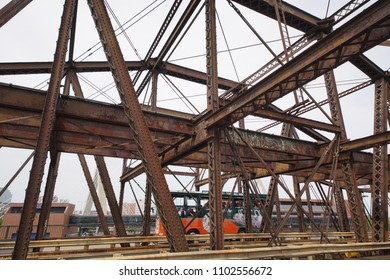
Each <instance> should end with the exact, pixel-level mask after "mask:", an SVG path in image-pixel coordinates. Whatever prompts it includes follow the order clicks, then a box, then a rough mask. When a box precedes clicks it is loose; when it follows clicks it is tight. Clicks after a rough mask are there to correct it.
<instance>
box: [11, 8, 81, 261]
mask: <svg viewBox="0 0 390 280" xmlns="http://www.w3.org/2000/svg"><path fill="white" fill-rule="evenodd" d="M74 7H75V1H74V0H67V1H65V4H64V11H63V15H62V20H61V26H60V30H59V35H58V41H57V46H56V52H55V56H54V62H53V70H52V75H51V77H50V82H49V89H48V93H47V97H46V100H45V108H44V110H43V113H42V121H41V125H40V130H39V135H38V141H37V144H36V148H35V155H34V160H33V165H32V169H31V173H30V178H29V181H28V185H27V189H26V196H25V201H24V204H23V211H22V214H21V218H20V221H21V222H20V225H19V230H18V234H17V238H16V242H15V249H14V251H13V255H12V258H13V259H25V258H26V257H27V253H28V244H29V242H30V236H31V232H32V227H33V221H34V216H35V209H36V206H37V202H38V197H39V190H40V186H41V183H42V178H43V172H44V167H45V163H46V157H47V153H48V150H49V144H50V138H51V134H52V129H53V126H54V121H55V111H56V106H57V100H58V98H59V88H60V82H61V78H62V71H63V67H64V63H65V55H66V52H67V43H68V39H69V32H70V26H71V22H72V18H73V11H74Z"/></svg>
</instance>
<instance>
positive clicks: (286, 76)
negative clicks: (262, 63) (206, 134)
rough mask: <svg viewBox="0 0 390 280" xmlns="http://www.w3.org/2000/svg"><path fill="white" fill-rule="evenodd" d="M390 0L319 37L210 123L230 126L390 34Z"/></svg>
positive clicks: (231, 103)
mask: <svg viewBox="0 0 390 280" xmlns="http://www.w3.org/2000/svg"><path fill="white" fill-rule="evenodd" d="M389 24H390V2H389V1H379V2H377V3H375V4H373V5H372V6H371V7H369V8H368V9H366V10H365V11H363V12H362V13H361V14H360V15H359V16H357V17H355V18H353V19H351V20H350V21H349V22H347V23H345V24H344V25H343V26H341V27H340V28H338V29H336V30H335V31H333V32H332V33H331V34H329V35H328V36H326V37H325V38H323V39H321V40H319V41H318V42H317V43H316V44H314V45H312V46H311V47H309V48H308V49H306V50H305V51H303V52H302V53H301V54H299V55H298V56H296V57H295V58H294V59H292V60H291V61H290V62H289V63H287V64H286V65H284V66H283V67H281V68H279V69H278V70H276V71H275V72H273V73H272V74H270V75H269V76H268V77H267V79H263V80H262V81H260V82H259V83H257V84H256V85H254V86H253V87H251V88H249V89H248V90H246V91H245V92H244V93H243V94H240V95H239V96H237V97H236V98H235V99H233V100H232V101H230V102H228V103H227V104H225V105H224V106H223V107H222V108H220V109H219V110H218V111H216V112H214V113H213V114H212V115H211V116H209V117H208V118H207V121H208V126H209V127H212V126H226V125H229V124H232V123H235V122H236V121H238V120H240V119H242V118H244V117H245V116H247V115H250V114H252V113H253V112H255V111H256V110H257V109H258V108H261V107H262V106H265V105H267V104H269V103H272V102H274V101H275V100H277V99H279V98H281V97H283V96H285V95H286V94H288V93H290V92H292V91H293V90H295V89H297V88H299V87H301V86H303V85H304V84H306V83H308V82H310V81H312V80H313V79H315V78H317V77H319V76H320V75H322V74H325V73H326V72H328V71H329V70H331V69H334V68H336V67H338V66H340V65H341V64H343V63H345V62H347V61H348V60H349V59H350V58H351V57H353V56H356V55H358V54H361V53H363V52H365V51H367V50H368V49H370V48H372V47H374V46H376V45H378V44H379V43H381V42H383V41H385V40H386V39H388V38H389V37H390V29H389V28H388V25H389Z"/></svg>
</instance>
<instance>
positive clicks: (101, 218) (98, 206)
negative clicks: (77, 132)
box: [79, 155, 110, 235]
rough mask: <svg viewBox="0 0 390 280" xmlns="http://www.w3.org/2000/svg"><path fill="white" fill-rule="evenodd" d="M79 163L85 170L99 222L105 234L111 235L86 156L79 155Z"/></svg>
mask: <svg viewBox="0 0 390 280" xmlns="http://www.w3.org/2000/svg"><path fill="white" fill-rule="evenodd" d="M79 161H80V164H81V168H82V169H83V172H84V176H85V179H86V180H87V185H88V189H89V193H90V194H91V197H92V200H93V203H94V205H95V208H96V212H97V214H98V217H99V221H100V223H101V224H102V228H103V233H104V234H105V235H110V230H109V228H108V224H107V221H106V217H105V216H104V212H103V208H102V205H101V204H100V200H99V196H98V194H97V192H96V188H95V185H94V183H93V180H92V176H91V172H89V168H88V164H87V161H86V160H85V156H84V155H79Z"/></svg>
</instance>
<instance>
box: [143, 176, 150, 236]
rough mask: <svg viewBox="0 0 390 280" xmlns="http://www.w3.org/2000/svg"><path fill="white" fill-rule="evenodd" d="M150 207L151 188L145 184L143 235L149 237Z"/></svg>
mask: <svg viewBox="0 0 390 280" xmlns="http://www.w3.org/2000/svg"><path fill="white" fill-rule="evenodd" d="M151 206H152V188H151V187H150V184H149V183H148V182H146V189H145V205H144V223H143V235H144V236H148V235H150V210H151Z"/></svg>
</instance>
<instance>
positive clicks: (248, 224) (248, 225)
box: [244, 180, 253, 233]
mask: <svg viewBox="0 0 390 280" xmlns="http://www.w3.org/2000/svg"><path fill="white" fill-rule="evenodd" d="M251 204H252V199H251V192H250V185H249V182H247V181H246V180H245V181H244V214H245V232H246V233H252V232H253V226H252V213H251V209H252V208H251Z"/></svg>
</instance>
